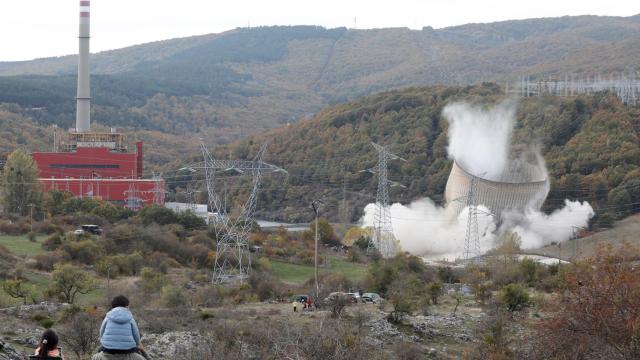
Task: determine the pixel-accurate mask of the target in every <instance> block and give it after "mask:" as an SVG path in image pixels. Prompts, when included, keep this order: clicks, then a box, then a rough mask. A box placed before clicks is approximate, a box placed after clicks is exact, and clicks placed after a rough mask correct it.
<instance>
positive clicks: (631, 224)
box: [528, 214, 640, 260]
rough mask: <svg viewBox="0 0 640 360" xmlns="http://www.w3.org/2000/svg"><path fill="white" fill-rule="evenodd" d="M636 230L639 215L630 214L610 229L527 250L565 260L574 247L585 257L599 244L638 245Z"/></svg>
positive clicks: (639, 225)
mask: <svg viewBox="0 0 640 360" xmlns="http://www.w3.org/2000/svg"><path fill="white" fill-rule="evenodd" d="M638 231H640V215H637V214H636V215H632V216H629V217H627V218H625V219H623V220H620V221H617V222H616V223H615V224H614V226H613V227H612V228H611V229H607V230H604V231H600V232H597V233H595V234H590V235H586V236H584V237H581V238H580V239H578V240H577V242H575V243H574V241H575V240H570V241H568V242H566V243H563V244H562V246H561V247H558V246H557V245H548V246H545V247H542V248H540V249H537V250H533V251H532V250H529V251H528V252H529V253H532V254H539V255H549V256H554V257H559V258H561V259H565V260H572V259H573V257H574V249H575V253H576V255H577V257H578V258H579V259H586V258H589V257H592V256H593V255H595V254H596V250H597V249H598V247H599V246H606V245H611V246H613V247H618V246H620V245H621V244H622V242H625V241H626V242H629V243H631V244H633V245H634V246H638V241H639V240H640V239H639V238H638Z"/></svg>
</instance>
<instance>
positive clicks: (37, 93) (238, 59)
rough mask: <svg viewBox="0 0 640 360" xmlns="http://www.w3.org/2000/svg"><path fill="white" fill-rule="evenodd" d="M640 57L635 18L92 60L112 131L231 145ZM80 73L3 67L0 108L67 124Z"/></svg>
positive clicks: (335, 32) (154, 46)
mask: <svg viewBox="0 0 640 360" xmlns="http://www.w3.org/2000/svg"><path fill="white" fill-rule="evenodd" d="M72 40H73V39H69V41H72ZM96 41H97V40H96ZM638 59H640V21H638V17H628V18H620V17H596V16H580V17H562V18H547V19H531V20H518V21H505V22H499V23H491V24H470V25H463V26H456V27H450V28H443V29H436V30H434V29H432V28H424V29H422V30H420V31H417V30H409V29H406V28H395V29H373V30H355V29H345V28H337V29H324V28H321V27H315V26H293V27H261V28H252V29H236V30H232V31H228V32H225V33H221V34H213V35H204V36H196V37H190V38H183V39H174V40H167V41H160V42H155V43H150V44H143V45H139V46H134V47H130V48H125V49H120V50H114V51H108V52H103V53H99V54H96V55H94V56H92V59H91V64H92V73H93V77H92V82H91V85H92V98H93V105H94V106H93V110H92V111H93V113H92V118H93V119H94V120H95V121H97V122H99V123H102V124H105V125H107V126H127V127H132V128H138V129H146V130H157V131H163V132H170V133H173V134H185V133H200V134H204V137H205V138H206V139H208V141H209V142H211V143H223V142H229V141H231V140H233V139H237V138H238V137H241V136H243V135H246V134H248V133H257V132H260V131H263V130H265V129H271V128H274V127H278V126H281V125H284V124H287V123H292V122H295V121H298V120H299V119H302V118H305V117H308V116H310V115H313V114H314V113H316V112H318V111H320V109H322V108H323V107H325V106H326V105H328V104H336V103H340V102H344V101H347V100H351V99H356V98H358V97H361V96H363V95H367V94H371V93H374V92H379V91H385V90H391V89H396V88H401V87H407V86H423V85H436V84H449V85H451V84H454V85H455V84H458V85H459V84H473V83H480V82H482V81H498V82H506V81H514V80H517V79H519V77H520V76H523V75H532V76H534V77H535V76H548V75H559V76H564V75H565V74H570V75H576V76H582V75H593V74H595V73H604V74H619V73H627V74H635V73H637V72H638V70H639V69H640V62H639V60H638ZM75 69H76V60H75V56H65V57H59V58H50V59H39V60H34V61H26V62H10V63H1V62H0V75H3V76H0V103H15V104H18V105H19V106H20V108H21V109H22V110H23V111H24V112H25V113H24V115H26V116H28V117H31V118H33V119H34V121H35V122H38V123H40V124H44V125H48V124H52V123H56V124H57V125H58V126H60V127H62V128H66V127H70V126H72V122H73V118H74V116H73V113H74V106H75V101H74V97H75V76H74V74H75ZM34 108H35V109H38V110H37V111H32V110H31V109H34Z"/></svg>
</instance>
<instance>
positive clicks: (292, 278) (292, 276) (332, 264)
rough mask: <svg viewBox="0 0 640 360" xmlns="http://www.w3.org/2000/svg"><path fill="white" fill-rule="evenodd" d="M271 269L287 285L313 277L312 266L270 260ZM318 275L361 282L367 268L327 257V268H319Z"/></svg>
mask: <svg viewBox="0 0 640 360" xmlns="http://www.w3.org/2000/svg"><path fill="white" fill-rule="evenodd" d="M271 267H272V268H273V272H274V273H275V274H276V276H277V277H278V279H279V280H280V281H282V282H285V283H289V284H302V283H304V282H305V281H307V280H309V279H310V278H311V277H313V265H300V264H292V263H287V262H284V261H280V260H271ZM319 272H320V273H332V272H333V273H339V274H343V275H344V276H346V277H347V278H348V279H349V280H351V281H353V282H358V281H361V280H362V279H363V278H364V277H365V275H366V274H367V266H366V265H364V264H357V263H352V262H349V261H347V260H345V259H343V258H341V257H337V256H329V266H328V267H321V268H320V269H319Z"/></svg>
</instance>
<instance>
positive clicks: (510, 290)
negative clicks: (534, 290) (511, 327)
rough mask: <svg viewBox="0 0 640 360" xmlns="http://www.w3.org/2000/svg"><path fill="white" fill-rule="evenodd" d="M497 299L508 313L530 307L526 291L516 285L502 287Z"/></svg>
mask: <svg viewBox="0 0 640 360" xmlns="http://www.w3.org/2000/svg"><path fill="white" fill-rule="evenodd" d="M498 298H499V299H500V301H502V302H503V303H504V304H505V305H506V306H507V309H509V311H518V310H522V309H523V308H525V307H527V306H529V305H530V302H531V299H530V296H529V293H528V292H527V290H525V289H524V288H523V287H521V286H520V285H518V284H509V285H506V286H504V287H503V288H502V289H501V290H500V292H499V293H498Z"/></svg>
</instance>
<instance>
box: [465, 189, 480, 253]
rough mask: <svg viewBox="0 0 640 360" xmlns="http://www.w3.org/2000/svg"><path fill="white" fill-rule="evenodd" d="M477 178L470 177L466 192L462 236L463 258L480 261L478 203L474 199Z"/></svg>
mask: <svg viewBox="0 0 640 360" xmlns="http://www.w3.org/2000/svg"><path fill="white" fill-rule="evenodd" d="M477 184H478V182H477V180H476V178H475V177H473V178H472V179H471V185H470V186H469V192H468V193H467V211H469V214H468V215H467V232H466V234H465V237H464V253H463V256H464V260H465V261H466V262H470V261H471V260H475V262H479V261H480V254H481V252H480V233H479V231H478V204H477V201H476V196H477V194H476V191H477Z"/></svg>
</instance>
